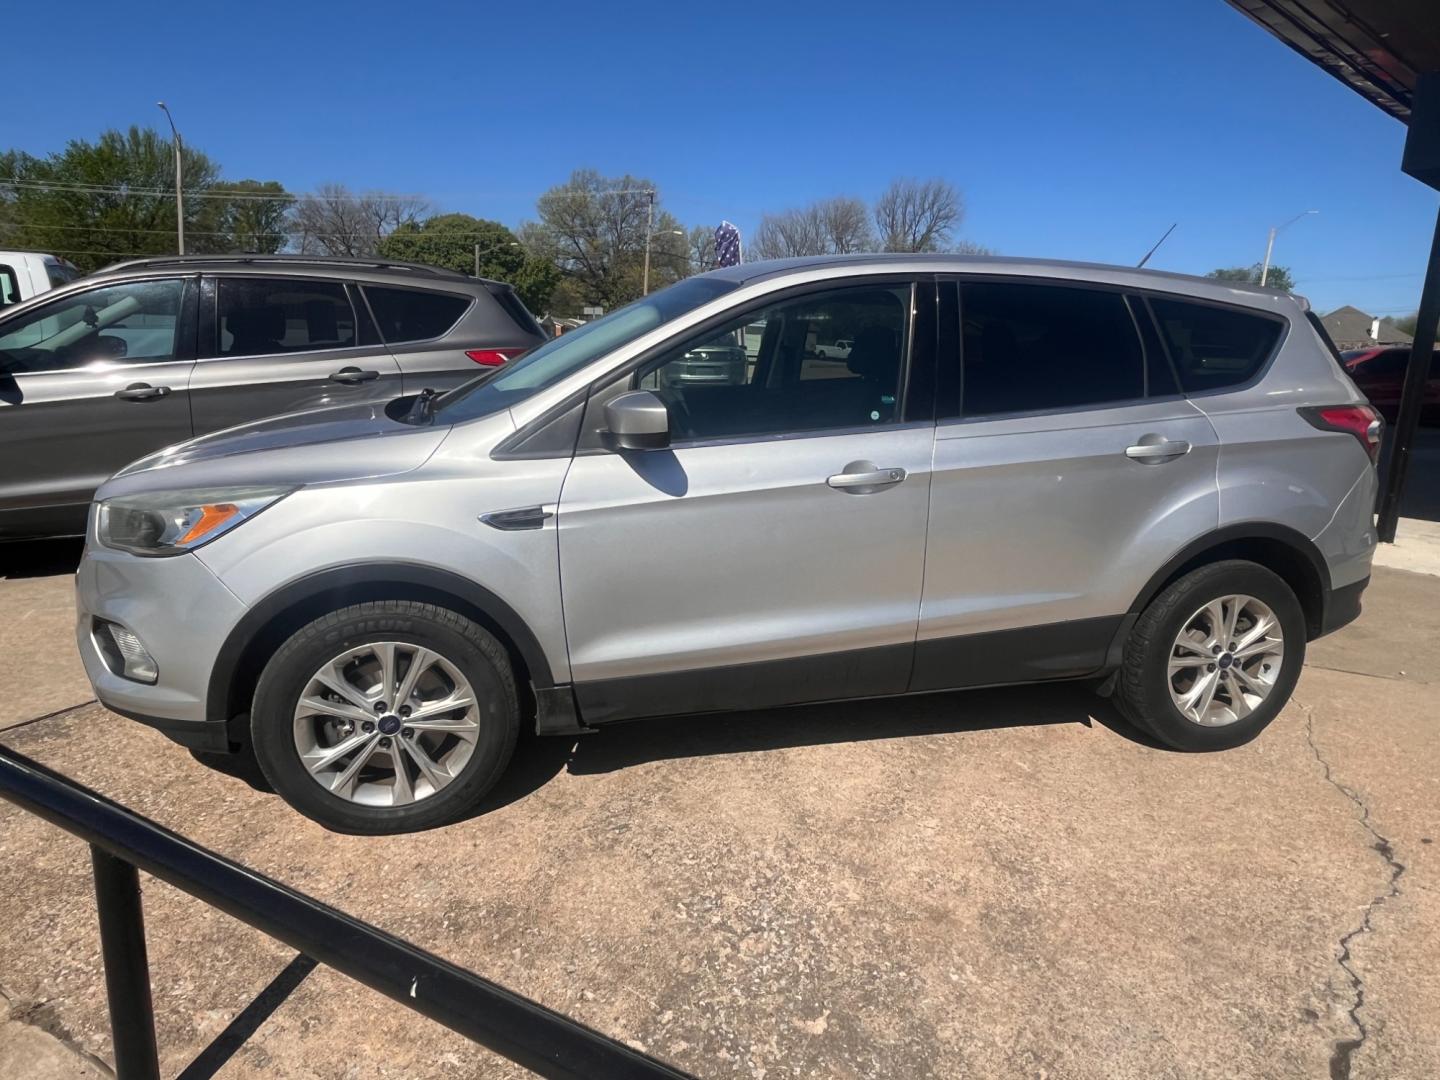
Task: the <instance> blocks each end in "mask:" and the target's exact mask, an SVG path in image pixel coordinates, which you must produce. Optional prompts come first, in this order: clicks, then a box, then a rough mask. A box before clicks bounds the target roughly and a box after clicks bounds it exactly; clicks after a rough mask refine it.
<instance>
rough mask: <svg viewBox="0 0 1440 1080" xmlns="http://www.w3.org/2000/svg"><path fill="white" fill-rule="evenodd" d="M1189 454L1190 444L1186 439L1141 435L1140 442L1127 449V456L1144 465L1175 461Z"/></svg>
mask: <svg viewBox="0 0 1440 1080" xmlns="http://www.w3.org/2000/svg"><path fill="white" fill-rule="evenodd" d="M1189 452H1190V444H1189V443H1188V442H1186V441H1185V440H1184V439H1167V438H1165V437H1164V436H1163V435H1141V436H1140V441H1139V442H1137V443H1136V444H1135V445H1134V446H1127V447H1126V448H1125V456H1126V457H1128V458H1129V459H1130V460H1131V461H1138V462H1140V464H1142V465H1159V464H1161V463H1162V462H1166V461H1174V460H1175V459H1176V458H1178V457H1183V456H1184V455H1186V454H1188V453H1189Z"/></svg>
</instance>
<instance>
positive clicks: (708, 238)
mask: <svg viewBox="0 0 1440 1080" xmlns="http://www.w3.org/2000/svg"><path fill="white" fill-rule="evenodd" d="M685 240H686V247H687V248H688V249H689V257H690V268H691V269H692V270H693V271H694V272H695V273H697V274H703V273H705V272H706V271H707V270H714V269H715V230H714V229H712V228H711V227H710V226H708V225H696V226H694V227H693V228H692V229H691V230H690V232H689V233H688V234H687V235H686V238H685Z"/></svg>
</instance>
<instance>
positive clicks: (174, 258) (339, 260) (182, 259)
mask: <svg viewBox="0 0 1440 1080" xmlns="http://www.w3.org/2000/svg"><path fill="white" fill-rule="evenodd" d="M192 263H245V264H248V265H280V266H285V265H289V266H355V267H370V268H373V269H376V270H401V271H404V272H406V273H411V274H429V275H431V276H433V277H449V278H464V279H465V280H467V281H469V280H471V278H470V275H468V274H462V273H460V271H458V270H450V269H448V268H446V267H443V266H431V265H429V264H428V263H417V262H404V261H402V260H397V259H375V258H365V257H363V256H349V255H155V256H150V257H148V258H144V259H127V260H126V261H124V262H118V263H111V264H110V265H109V266H107V267H105V271H104V272H109V271H111V270H134V269H137V268H141V267H147V266H185V265H188V264H192Z"/></svg>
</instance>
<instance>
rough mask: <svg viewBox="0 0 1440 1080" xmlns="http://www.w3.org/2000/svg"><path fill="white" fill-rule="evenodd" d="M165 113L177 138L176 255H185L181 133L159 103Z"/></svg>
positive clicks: (163, 104) (172, 118) (162, 104)
mask: <svg viewBox="0 0 1440 1080" xmlns="http://www.w3.org/2000/svg"><path fill="white" fill-rule="evenodd" d="M155 104H156V105H158V106H160V109H161V111H162V112H164V113H165V119H166V120H169V121H170V134H171V135H173V136H175V247H176V249H177V251H176V253H177V254H179V255H184V254H185V191H184V187H183V186H182V185H183V184H184V177H183V176H182V174H181V172H180V132H179V130H177V129H176V127H175V118H174V117H173V116H171V115H170V109H169V108H168V107H167V106H166V104H165V102H163V101H157V102H156V103H155Z"/></svg>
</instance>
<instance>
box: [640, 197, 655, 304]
mask: <svg viewBox="0 0 1440 1080" xmlns="http://www.w3.org/2000/svg"><path fill="white" fill-rule="evenodd" d="M645 195H646V197H647V198H648V199H649V200H650V209H649V212H648V213H647V214H646V217H645V277H644V280H643V281H642V283H641V285H640V295H641V296H649V295H650V234H651V233H653V232H654V231H655V189H654V188H651V189H650V190H649V191H647V192H646V193H645Z"/></svg>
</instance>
